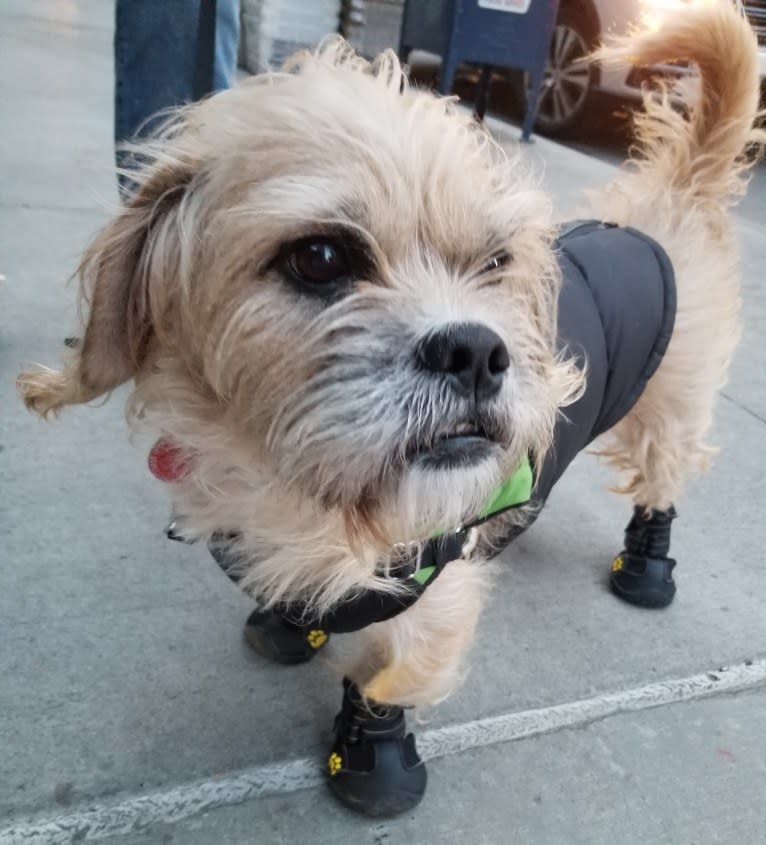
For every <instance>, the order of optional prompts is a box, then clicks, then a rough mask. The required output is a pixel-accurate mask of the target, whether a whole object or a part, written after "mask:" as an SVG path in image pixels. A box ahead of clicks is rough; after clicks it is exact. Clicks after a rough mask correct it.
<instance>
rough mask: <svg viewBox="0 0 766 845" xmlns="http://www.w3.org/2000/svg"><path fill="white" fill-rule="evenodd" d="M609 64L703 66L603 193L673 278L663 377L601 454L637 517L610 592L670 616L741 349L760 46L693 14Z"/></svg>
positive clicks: (596, 203) (734, 20)
mask: <svg viewBox="0 0 766 845" xmlns="http://www.w3.org/2000/svg"><path fill="white" fill-rule="evenodd" d="M600 58H601V59H602V60H606V61H612V60H622V61H625V60H627V61H629V62H631V63H634V64H636V65H640V66H645V67H649V66H654V65H658V64H662V63H663V62H664V61H666V60H667V61H670V60H681V59H683V60H685V61H688V62H690V63H691V64H693V65H696V67H697V69H698V71H699V78H700V82H701V84H700V99H699V101H698V102H697V103H696V104H695V105H694V107H693V108H692V109H691V112H690V116H689V119H688V120H686V119H685V118H684V116H683V115H681V114H679V113H677V112H676V111H675V110H674V109H673V108H672V106H671V104H670V101H669V99H668V98H667V97H662V98H661V99H659V100H655V99H653V98H652V97H647V98H646V99H645V112H644V113H643V114H641V115H639V116H638V117H637V118H636V144H635V147H634V154H633V156H632V163H631V168H630V169H629V170H627V171H624V172H623V173H621V174H620V175H619V176H618V177H617V178H616V179H615V181H614V182H613V183H612V184H611V185H610V186H609V187H607V188H606V190H604V191H602V192H600V193H599V194H597V195H595V196H594V197H593V200H592V207H593V210H594V212H595V214H596V215H597V216H599V217H601V218H602V219H605V220H611V221H614V222H616V223H618V224H620V225H623V226H633V227H635V228H638V229H641V230H643V231H644V232H645V233H647V234H649V235H650V236H652V237H653V238H655V240H657V241H658V242H659V243H661V244H662V246H663V247H664V248H665V250H666V252H667V253H668V255H669V257H670V259H671V261H672V263H673V266H674V268H675V272H676V286H677V295H678V303H677V311H676V320H675V327H674V330H673V336H672V338H671V340H670V345H669V346H668V349H667V351H666V353H665V356H664V358H663V360H662V362H661V363H660V366H659V368H658V369H657V371H656V373H655V374H654V375H653V376H652V378H651V379H650V380H649V382H648V384H647V386H646V389H645V391H644V393H643V394H642V396H641V398H640V399H639V401H638V403H637V404H636V405H635V407H634V408H633V409H632V410H631V412H630V413H629V414H628V416H627V417H626V418H625V419H624V420H622V421H621V422H620V423H619V424H618V425H617V426H616V427H615V429H614V430H613V432H612V434H613V435H614V437H613V443H612V444H611V445H610V447H609V448H608V449H606V450H603V454H606V455H607V456H608V457H609V458H610V459H611V461H612V463H613V464H614V465H615V466H616V467H617V469H618V470H620V471H622V472H624V473H627V482H626V483H625V484H624V486H623V488H622V491H623V492H626V493H629V494H630V495H631V496H632V498H633V503H634V506H635V510H634V515H633V518H632V520H631V521H630V523H629V525H628V527H627V531H626V537H625V549H624V550H623V552H622V553H621V554H620V555H618V556H617V558H616V559H615V561H614V564H613V571H612V575H611V584H612V587H613V588H614V590H615V591H616V592H617V593H618V594H619V595H620V596H621V597H622V598H625V599H627V600H628V601H631V602H633V603H635V604H640V605H644V606H655V607H656V606H664V605H667V604H669V603H670V601H671V600H672V599H673V596H674V594H675V585H674V584H673V578H672V570H673V566H674V563H675V562H674V561H673V560H672V559H671V558H670V557H669V556H668V554H669V545H670V524H671V521H672V519H673V518H674V516H675V511H674V510H673V507H672V503H673V502H675V501H677V497H678V495H679V494H680V492H681V490H682V486H683V484H684V482H685V481H686V479H687V478H688V477H689V476H690V475H691V474H693V473H694V472H696V471H699V470H700V469H704V468H705V467H706V464H707V463H708V461H709V458H710V454H711V452H712V451H713V450H712V449H710V448H709V447H708V446H707V444H706V438H707V434H708V431H709V428H710V425H711V422H712V416H713V405H714V400H715V396H716V394H717V392H718V391H719V390H720V388H721V386H722V385H723V384H724V382H725V380H726V373H727V369H728V365H729V361H730V359H731V355H732V353H733V351H734V348H735V346H736V343H737V340H738V338H739V319H738V312H739V267H738V256H737V247H736V241H735V239H734V238H733V236H732V232H731V225H730V221H729V217H728V209H729V207H730V206H731V205H732V203H733V201H734V200H736V198H737V197H739V196H741V195H742V194H743V193H744V191H745V187H746V184H747V173H748V170H749V169H750V167H751V166H752V164H753V161H754V157H752V156H751V157H747V156H745V155H744V152H745V149H746V148H747V146H748V145H749V144H758V143H763V142H764V140H766V134H764V133H763V132H762V131H760V130H758V129H754V122H755V119H756V116H757V112H758V99H759V93H760V77H759V70H758V47H757V43H756V38H755V35H754V33H753V31H752V30H751V29H750V27H749V25H748V23H747V21H746V20H745V19H744V17H743V16H742V14H741V13H740V12H739V11H738V10H736V9H735V8H734V7H733V5H732V4H729V3H696V4H695V3H692V4H690V5H689V7H688V8H684V9H683V10H679V11H678V13H677V14H676V13H673V15H672V16H668V17H667V19H666V20H665V21H664V22H663V25H662V26H661V27H659V28H654V29H648V30H646V31H644V32H638V33H636V34H634V35H632V36H629V37H627V38H626V39H623V40H622V41H621V42H620V43H618V44H617V45H616V46H615V47H611V48H606V49H603V50H601V51H600Z"/></svg>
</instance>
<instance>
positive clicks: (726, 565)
mask: <svg viewBox="0 0 766 845" xmlns="http://www.w3.org/2000/svg"><path fill="white" fill-rule="evenodd" d="M112 17H113V14H112V4H111V3H109V2H105V0H5V2H4V3H3V4H2V6H0V126H1V127H2V151H1V152H0V273H2V274H3V276H4V278H3V279H2V280H0V371H1V373H0V409H2V410H1V411H0V444H1V445H0V479H2V498H0V537H1V539H0V549H2V552H0V559H1V560H2V563H0V845H11V843H15V844H18V843H25V845H30V843H34V845H38V843H39V845H56V844H57V843H68V842H73V843H74V842H91V841H92V842H107V843H113V845H150V843H151V844H152V845H153V843H163V845H164V844H165V843H181V844H182V845H210V843H224V845H238V843H259V845H261V844H262V843H263V845H271V843H305V842H312V843H330V842H332V843H337V842H339V841H345V842H350V843H370V845H400V843H408V844H409V845H412V843H447V845H450V844H451V843H464V842H472V843H490V845H506V843H514V845H515V843H520V845H579V844H580V843H582V844H583V845H611V843H614V842H620V843H621V845H647V843H648V844H649V845H655V843H657V845H659V843H668V845H670V843H672V845H710V843H738V845H759V843H763V842H765V841H766V811H764V796H766V556H764V552H763V549H764V548H766V527H765V526H766V522H765V521H764V519H763V514H764V502H765V501H766V481H765V480H764V479H765V478H766V457H765V456H764V435H766V344H764V342H763V338H764V336H766V293H765V292H764V284H763V267H764V266H765V265H766V225H765V221H766V188H765V186H764V183H763V180H762V173H761V174H760V175H759V177H758V178H759V179H760V180H761V181H760V182H759V183H758V184H757V185H756V187H755V190H756V194H755V195H753V196H751V197H750V199H749V201H748V204H747V205H745V206H743V211H742V212H740V213H739V214H738V216H737V226H738V229H739V232H740V235H741V240H742V244H743V254H744V269H745V282H744V290H743V296H744V302H745V309H744V316H745V333H744V339H743V343H742V345H741V347H740V349H739V352H738V353H737V356H736V359H735V361H734V364H733V369H732V375H731V380H730V383H729V384H728V385H727V387H726V389H725V391H724V394H723V397H722V399H721V401H720V403H719V406H718V411H717V415H716V426H715V433H714V439H715V441H716V442H717V443H718V444H719V445H720V447H721V453H720V456H719V458H718V460H717V462H716V464H715V467H714V469H713V470H712V471H711V472H710V473H709V474H708V475H707V476H706V477H704V478H703V479H701V480H700V481H699V483H698V484H696V485H694V487H693V489H692V490H691V491H690V492H689V494H688V496H687V497H686V498H685V499H684V500H683V501H681V502H680V503H679V511H680V518H679V520H678V521H677V523H676V524H675V525H674V540H673V552H674V553H675V556H676V557H677V558H678V560H679V567H678V570H677V573H678V584H679V595H678V598H677V600H676V602H675V603H674V605H673V606H672V607H671V608H670V609H668V610H666V611H662V612H647V611H642V610H639V609H636V608H631V607H627V606H625V605H623V604H621V603H620V602H618V601H617V600H615V599H614V598H613V597H612V596H611V595H610V594H609V592H608V589H607V587H606V585H605V573H606V569H607V566H608V563H609V561H610V560H611V557H612V555H613V554H614V553H615V552H616V551H617V550H618V549H619V547H620V544H621V537H622V528H623V526H624V525H625V523H626V521H627V519H628V516H629V507H628V504H627V503H626V502H624V501H622V500H620V499H618V498H617V497H615V496H613V495H611V494H609V493H608V492H606V489H605V488H606V485H607V484H608V480H609V479H608V476H607V474H606V473H605V472H604V470H603V469H602V468H601V467H600V466H599V465H598V464H597V462H596V461H595V460H594V459H592V458H587V457H583V458H582V459H578V460H577V461H576V462H575V464H574V465H573V467H572V469H571V470H570V471H569V472H568V474H567V475H566V477H565V479H564V480H563V481H562V482H561V484H560V485H559V486H558V487H557V489H556V491H555V494H554V496H553V497H552V499H551V502H550V506H549V507H548V508H547V509H546V511H545V513H544V514H543V515H542V517H541V518H540V519H539V521H538V522H537V524H536V525H535V526H534V527H533V529H532V530H530V531H529V532H528V533H527V534H526V535H524V536H523V537H522V538H521V539H520V540H519V541H518V542H517V543H516V544H515V545H514V546H513V548H512V549H511V550H509V552H508V553H507V554H506V555H505V556H504V557H503V558H502V568H501V573H500V578H499V581H500V583H499V585H498V589H497V598H496V600H495V601H494V603H493V604H492V606H491V607H490V608H489V609H488V610H487V612H486V615H485V617H484V619H483V621H482V625H481V631H480V634H479V640H478V643H477V646H476V648H475V651H474V657H473V667H472V671H471V675H470V678H469V680H468V682H467V684H466V685H465V687H464V688H463V689H462V690H461V691H460V692H458V693H457V694H456V695H455V696H453V697H452V698H451V699H450V700H449V701H448V702H446V703H445V704H443V705H441V706H439V707H438V708H435V709H434V710H432V711H429V712H427V713H421V714H419V718H420V720H421V722H422V724H420V726H419V727H418V734H419V737H420V745H421V748H422V749H423V750H424V752H425V753H426V756H427V757H429V758H430V763H429V772H430V783H429V790H428V794H427V797H426V800H425V802H424V804H423V805H422V806H421V807H420V808H418V809H417V810H416V811H414V812H412V813H410V814H408V815H407V816H405V817H403V818H399V819H395V820H392V821H386V822H373V821H370V820H367V819H363V818H359V817H356V816H354V815H352V814H350V813H349V812H347V811H346V810H345V809H344V808H342V807H339V806H337V805H336V804H335V803H333V801H332V800H331V799H330V797H329V795H328V794H327V792H326V787H325V786H324V784H323V783H322V775H321V763H322V760H323V758H324V754H325V752H326V749H327V747H328V731H329V728H330V725H331V720H332V716H333V715H334V713H335V711H336V708H337V706H338V703H339V685H338V683H337V681H336V679H335V675H334V672H333V670H332V667H331V666H328V665H327V662H326V661H325V662H319V661H317V662H316V663H314V664H311V665H309V666H306V667H303V668H299V669H298V668H292V669H286V668H282V667H275V666H271V665H266V664H265V663H264V662H263V661H261V660H260V659H259V658H258V657H257V656H255V655H254V654H253V653H251V652H250V651H249V650H248V647H247V645H246V644H245V642H244V641H243V638H242V632H241V628H242V622H243V620H244V619H245V617H246V615H247V613H248V611H249V609H250V607H251V605H250V603H249V601H248V599H247V598H246V597H245V596H243V595H241V594H240V593H239V592H238V591H237V590H236V588H234V587H233V586H232V585H230V584H229V582H228V581H227V580H226V579H225V578H224V577H223V576H222V575H221V574H220V572H219V571H218V569H217V567H216V566H215V565H214V564H213V563H212V561H211V560H210V559H209V558H208V556H207V554H206V552H205V550H204V549H203V548H201V547H197V546H193V547H187V546H182V545H180V544H176V543H170V542H167V541H165V540H164V538H163V535H162V528H163V521H164V518H165V516H166V513H167V505H166V501H165V498H164V496H163V494H162V491H161V489H160V485H159V484H158V483H157V482H154V481H153V480H152V479H151V478H150V476H149V475H148V473H147V471H146V470H145V468H144V467H145V454H146V452H145V444H141V443H138V444H131V442H130V441H129V439H128V437H127V436H126V430H125V423H124V419H123V411H122V400H123V399H124V392H123V391H118V392H117V394H115V395H114V396H113V397H112V399H111V400H110V401H109V402H107V403H105V404H103V405H101V406H100V407H97V408H87V409H82V408H78V409H72V410H70V411H67V412H66V413H65V414H64V415H63V416H62V418H61V420H60V421H59V422H58V423H56V424H45V423H42V422H39V421H38V420H36V419H33V418H32V417H30V416H29V415H28V414H27V413H26V412H25V411H24V409H23V408H22V406H21V404H20V403H19V401H18V400H17V398H16V396H15V392H14V386H13V381H14V378H15V375H16V373H17V372H18V370H19V369H20V368H21V367H22V365H24V364H26V363H29V362H32V361H42V362H48V363H53V362H54V361H55V360H56V359H57V356H58V354H59V351H60V348H61V342H62V339H63V337H64V336H66V334H67V333H68V332H69V331H71V329H72V327H73V326H74V325H75V322H74V317H75V291H74V288H73V286H72V285H69V286H67V285H66V284H65V282H66V280H67V278H68V277H69V276H70V274H71V273H72V271H73V270H74V268H75V265H76V261H77V257H78V255H79V253H80V251H81V250H82V248H83V246H84V245H85V243H86V241H87V239H88V236H89V235H90V234H92V233H93V232H94V231H95V230H96V229H97V228H98V227H99V226H100V225H101V224H103V222H104V221H105V220H106V218H107V216H108V214H109V213H110V211H111V210H112V209H113V208H115V207H116V204H117V196H116V190H115V183H114V177H113V174H112V169H111V165H112V149H111V125H112V123H111V121H112V105H111V103H112V85H113V75H112V64H111V37H112ZM493 127H494V128H495V129H496V130H497V132H498V134H499V136H500V137H501V139H503V140H504V142H506V143H509V144H510V143H515V138H516V137H517V133H516V130H514V129H509V128H508V127H506V126H502V125H499V124H493ZM524 155H526V156H528V157H529V159H530V162H531V165H532V166H534V167H535V168H537V169H538V171H539V172H540V174H541V178H542V180H543V182H544V184H545V185H546V186H547V187H548V188H549V189H550V190H551V191H552V192H553V194H554V196H555V198H556V200H557V203H558V207H559V209H560V211H561V216H562V217H567V216H569V215H571V214H573V213H575V207H576V201H577V200H576V198H577V196H578V194H579V192H580V191H581V190H582V189H583V188H585V187H587V186H589V185H593V184H599V183H601V182H603V181H604V180H605V179H606V178H608V177H609V175H610V173H611V172H612V166H611V165H610V164H605V163H603V162H602V161H599V160H598V159H597V158H594V157H592V156H588V155H583V154H582V153H580V152H576V151H573V150H571V149H567V148H565V147H561V146H557V145H555V144H553V143H551V142H548V141H545V140H542V139H538V141H537V142H536V143H535V144H534V145H533V146H531V147H528V148H525V150H524Z"/></svg>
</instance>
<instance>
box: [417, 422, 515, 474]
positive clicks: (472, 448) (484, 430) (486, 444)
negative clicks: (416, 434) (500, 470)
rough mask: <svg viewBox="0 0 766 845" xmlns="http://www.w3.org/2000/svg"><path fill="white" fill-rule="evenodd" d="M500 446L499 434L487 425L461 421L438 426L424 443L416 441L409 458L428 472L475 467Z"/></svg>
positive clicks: (495, 452)
mask: <svg viewBox="0 0 766 845" xmlns="http://www.w3.org/2000/svg"><path fill="white" fill-rule="evenodd" d="M502 446H503V437H502V436H501V432H500V431H499V430H497V429H496V428H495V427H493V426H490V425H488V424H486V423H480V422H476V421H463V422H459V423H455V424H451V425H445V426H441V427H439V428H438V429H437V430H436V432H435V433H434V434H433V435H432V436H431V437H429V438H428V439H427V440H419V441H416V442H415V443H414V444H413V445H412V447H411V448H410V449H409V450H408V459H409V460H410V461H411V462H413V463H417V464H419V465H421V466H424V467H427V468H429V469H459V468H462V467H469V466H475V465H476V464H479V463H481V462H482V461H485V460H487V459H488V458H490V457H492V456H493V455H496V454H497V452H498V450H499V449H501V448H502Z"/></svg>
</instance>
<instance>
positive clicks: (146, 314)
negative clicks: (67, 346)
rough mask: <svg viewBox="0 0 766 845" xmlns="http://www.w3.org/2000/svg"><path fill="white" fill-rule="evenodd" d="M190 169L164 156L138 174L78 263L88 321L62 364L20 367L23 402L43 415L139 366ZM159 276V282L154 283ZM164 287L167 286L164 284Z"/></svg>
mask: <svg viewBox="0 0 766 845" xmlns="http://www.w3.org/2000/svg"><path fill="white" fill-rule="evenodd" d="M191 174H192V169H191V167H190V166H189V165H187V164H184V163H182V162H179V161H170V160H168V158H165V159H164V161H163V162H162V165H158V164H156V163H155V165H154V166H152V167H151V168H149V169H148V170H147V171H145V172H144V173H143V174H141V175H140V176H139V178H140V180H141V184H140V186H139V187H138V189H137V190H136V192H135V194H134V195H133V197H132V198H131V199H130V200H129V201H128V204H127V205H126V207H125V208H124V209H123V210H122V211H121V212H120V213H119V214H118V215H117V217H116V218H115V219H114V220H112V222H111V223H109V225H108V226H107V227H106V228H105V229H104V230H103V231H102V232H101V233H100V234H99V235H97V236H96V238H95V239H94V241H93V242H92V243H91V245H90V247H89V248H88V250H87V251H86V253H85V255H84V257H83V259H82V262H81V263H80V267H79V271H78V272H79V277H80V284H81V295H82V299H83V304H84V306H85V309H84V310H85V311H86V313H87V315H88V316H87V323H86V328H85V333H84V335H83V338H82V341H81V343H80V344H78V346H77V347H76V349H75V350H74V351H73V354H72V357H71V359H70V360H69V361H68V362H67V363H66V365H65V366H64V368H63V369H62V370H60V371H59V370H50V369H42V370H38V371H36V372H27V373H22V374H21V375H20V376H19V378H18V381H17V384H18V387H19V390H20V392H21V394H22V397H23V399H24V402H25V404H26V405H27V407H28V408H29V409H31V410H33V411H35V412H36V413H38V414H40V415H42V416H46V415H47V414H49V413H50V412H54V413H55V412H58V411H59V410H60V409H61V408H62V407H63V406H64V405H72V404H77V403H81V402H89V401H90V400H92V399H95V398H97V397H99V396H101V395H103V394H105V393H108V392H109V391H110V390H113V389H114V388H115V387H117V386H118V385H120V384H122V383H123V382H125V381H128V379H130V378H131V377H132V376H134V375H135V374H136V372H137V371H138V370H139V368H140V367H141V365H142V363H143V362H144V359H145V357H146V352H147V349H148V346H149V342H150V340H151V338H152V335H153V333H154V330H155V322H156V317H157V312H158V310H160V309H161V307H162V302H163V301H164V300H166V298H167V297H168V296H169V295H170V293H169V291H168V290H164V291H163V290H152V289H151V288H152V287H155V288H159V287H162V284H161V283H162V282H163V281H166V282H167V283H168V285H169V284H170V282H171V279H169V278H166V279H163V278H162V277H163V276H164V275H166V274H168V273H172V272H173V268H172V265H173V264H176V267H177V262H176V260H175V259H177V253H178V242H177V238H176V237H174V234H175V233H174V231H173V230H174V229H175V223H176V219H175V218H176V212H177V208H178V203H179V201H180V199H181V197H182V195H183V192H184V190H185V189H186V187H187V185H188V183H189V181H190V178H191ZM158 283H159V284H158ZM166 287H167V286H166Z"/></svg>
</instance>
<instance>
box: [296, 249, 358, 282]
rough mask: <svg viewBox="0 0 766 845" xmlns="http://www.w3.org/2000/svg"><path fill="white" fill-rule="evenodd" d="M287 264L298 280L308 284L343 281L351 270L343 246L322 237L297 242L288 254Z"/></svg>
mask: <svg viewBox="0 0 766 845" xmlns="http://www.w3.org/2000/svg"><path fill="white" fill-rule="evenodd" d="M287 266H288V268H289V269H290V271H291V272H292V274H293V275H294V276H295V277H296V278H297V279H298V281H300V282H303V283H304V284H308V285H331V284H334V283H337V282H342V281H344V280H345V279H347V278H348V276H349V274H350V272H351V266H350V264H349V261H348V257H347V256H346V253H345V251H344V250H343V248H342V247H341V246H340V245H339V244H337V243H335V242H334V241H331V240H326V239H321V238H315V239H311V240H306V241H301V242H300V243H297V244H295V246H294V247H293V248H292V249H291V250H290V252H289V254H288V256H287Z"/></svg>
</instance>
